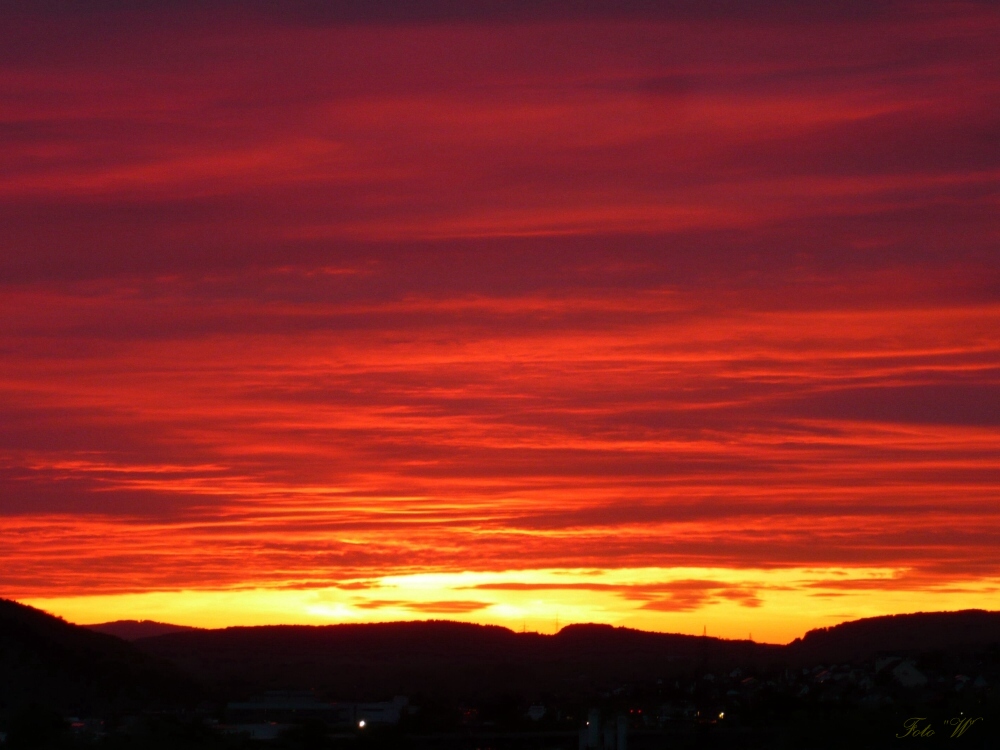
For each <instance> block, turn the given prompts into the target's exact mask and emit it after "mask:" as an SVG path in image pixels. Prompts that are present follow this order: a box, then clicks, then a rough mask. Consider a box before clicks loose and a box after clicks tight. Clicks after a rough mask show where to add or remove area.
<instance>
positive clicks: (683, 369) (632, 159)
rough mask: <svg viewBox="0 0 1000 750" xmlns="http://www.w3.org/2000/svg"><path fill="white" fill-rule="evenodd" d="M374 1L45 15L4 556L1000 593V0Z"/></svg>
mask: <svg viewBox="0 0 1000 750" xmlns="http://www.w3.org/2000/svg"><path fill="white" fill-rule="evenodd" d="M328 5H330V4H326V3H320V2H315V3H313V2H300V1H298V0H296V1H293V2H287V3H273V4H272V3H266V2H263V1H261V2H251V3H218V4H213V10H211V11H209V10H205V9H204V8H202V7H201V4H200V3H193V2H191V3H187V2H165V3H154V2H145V3H142V2H140V3H108V4H102V9H101V10H95V9H93V8H80V7H78V6H79V4H77V3H71V2H68V1H67V2H58V1H56V2H46V3H12V4H8V5H5V8H4V9H3V10H2V11H0V13H2V22H0V535H2V539H3V542H2V544H0V566H2V571H3V572H2V574H0V596H7V597H12V598H16V599H19V600H21V601H26V602H30V603H33V604H35V605H37V606H41V607H43V608H46V609H48V610H50V611H53V612H56V613H58V614H62V615H64V616H66V617H67V618H69V619H71V620H75V621H80V622H84V621H86V622H93V621H99V620H110V619H117V618H119V617H135V618H143V617H156V618H157V619H165V620H170V621H175V622H188V623H193V624H210V625H223V624H241V623H258V622H341V621H367V620H384V619H413V618H422V617H452V618H459V619H467V620H471V621H476V622H497V623H501V624H506V625H510V626H512V627H524V626H526V627H533V628H538V629H541V630H553V629H554V628H555V627H556V623H557V622H558V623H560V624H565V623H567V622H571V621H588V620H593V621H602V622H613V623H616V624H626V625H633V626H637V627H644V628H649V629H658V630H677V631H683V632H697V633H700V632H702V628H703V626H705V625H707V626H708V627H709V630H710V631H714V632H715V633H716V634H719V635H726V636H731V637H745V636H746V633H747V632H748V630H752V631H753V632H754V633H756V634H757V635H756V636H755V637H757V638H758V639H769V640H774V641H784V640H788V639H790V638H792V637H794V636H796V635H799V634H801V632H802V631H804V630H805V629H807V628H809V627H816V626H820V625H828V624H832V623H833V622H839V621H841V620H845V619H851V618H855V617H860V616H867V615H874V614H884V613H888V612H906V611H915V610H919V609H924V610H928V609H959V608H964V607H984V608H992V609H1000V563H998V562H997V560H1000V541H998V540H1000V503H998V500H1000V249H998V242H1000V218H998V217H1000V212H998V208H1000V187H998V186H1000V149H998V145H997V144H998V138H1000V106H998V105H1000V55H998V54H997V51H996V39H997V38H1000V11H998V9H997V7H996V6H995V5H993V4H990V3H977V2H967V3H962V2H935V3H925V4H921V3H914V2H905V3H898V4H896V3H882V2H856V3H835V4H832V5H834V6H835V7H833V8H830V7H828V6H830V5H831V4H829V3H821V2H814V3H813V2H806V3H784V2H762V3H737V2H726V1H724V0H717V1H715V2H702V3H695V2H690V3H686V2H682V3H676V4H660V3H645V2H638V1H637V2H623V3H598V2H592V3H580V4H572V6H570V5H569V4H560V3H540V4H539V3H490V2H486V3H480V4H474V5H475V7H474V8H470V7H467V6H469V5H470V4H468V3H458V2H455V3H452V2H430V3H423V4H420V8H419V10H415V9H414V8H413V7H411V6H412V5H413V4H411V3H403V2H399V3H394V2H385V1H377V0H376V1H375V2H369V3H362V2H358V3H338V4H333V5H335V7H333V8H331V7H327V6H328ZM662 5H669V6H670V7H669V9H664V8H663V7H661V6H662Z"/></svg>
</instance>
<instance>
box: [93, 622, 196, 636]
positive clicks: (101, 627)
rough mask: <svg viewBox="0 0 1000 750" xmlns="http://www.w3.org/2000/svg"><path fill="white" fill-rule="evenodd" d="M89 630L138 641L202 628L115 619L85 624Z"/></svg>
mask: <svg viewBox="0 0 1000 750" xmlns="http://www.w3.org/2000/svg"><path fill="white" fill-rule="evenodd" d="M84 627H85V628H87V629H88V630H94V631H96V632H98V633H106V634H107V635H113V636H115V637H116V638H121V639H122V640H123V641H137V640H139V639H140V638H152V637H154V636H158V635H166V634H167V633H179V632H182V631H185V630H200V628H193V627H191V626H189V625H171V624H169V623H166V622H156V621H155V620H115V621H114V622H102V623H98V624H96V625H84Z"/></svg>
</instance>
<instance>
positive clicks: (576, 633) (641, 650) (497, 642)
mask: <svg viewBox="0 0 1000 750" xmlns="http://www.w3.org/2000/svg"><path fill="white" fill-rule="evenodd" d="M136 645H138V646H139V647H140V648H142V649H144V650H146V651H148V652H149V653H152V654H155V655H157V656H159V657H163V658H166V659H170V660H172V661H174V662H175V663H177V664H180V665H182V666H183V667H185V668H187V669H190V670H192V671H193V672H194V673H196V674H198V675H199V676H201V677H202V678H205V679H207V680H211V681H213V682H215V684H217V685H220V686H222V687H224V688H225V689H227V690H235V691H237V692H239V691H244V692H251V691H256V690H262V689H293V688H309V689H315V690H319V691H321V692H323V693H325V694H329V695H332V696H340V697H348V696H350V697H366V696H367V697H384V696H386V695H392V694H407V695H412V694H415V693H433V694H436V695H441V696H456V695H461V696H467V697H478V696H482V695H485V694H498V693H503V692H505V691H523V690H524V689H525V688H526V687H527V688H529V689H530V690H532V691H535V692H538V693H543V692H547V691H558V692H560V693H564V694H565V693H573V692H581V693H585V692H590V691H592V690H593V689H595V688H596V687H598V686H604V685H607V684H611V683H615V682H632V681H642V680H651V679H656V678H657V677H663V676H666V675H669V674H672V673H676V672H678V671H681V670H685V669H694V668H713V665H722V664H730V663H753V664H756V663H763V662H766V661H770V660H773V659H775V658H777V657H778V655H780V653H781V647H778V646H767V645H761V644H755V643H751V642H748V641H723V640H720V639H716V638H701V637H696V636H685V635H669V634H662V633H647V632H643V631H638V630H630V629H628V628H613V627H610V626H602V625H574V626H570V627H567V628H564V629H563V630H562V631H560V632H559V633H558V634H557V635H540V634H537V633H514V632H513V631H511V630H508V629H506V628H502V627H497V626H481V625H470V624H464V623H456V622H444V621H428V622H408V623H382V624H370V625H330V626H317V627H311V626H273V627H256V628H227V629H225V630H210V631H194V632H183V633H171V634H168V635H162V636H157V637H152V638H144V639H141V640H139V641H137V642H136Z"/></svg>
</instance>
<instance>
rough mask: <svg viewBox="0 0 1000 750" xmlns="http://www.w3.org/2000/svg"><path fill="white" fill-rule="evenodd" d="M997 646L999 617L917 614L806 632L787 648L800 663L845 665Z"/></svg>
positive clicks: (978, 612)
mask: <svg viewBox="0 0 1000 750" xmlns="http://www.w3.org/2000/svg"><path fill="white" fill-rule="evenodd" d="M988 646H1000V612H987V611H984V610H981V609H969V610H964V611H961V612H917V613H915V614H908V615H887V616H885V617H870V618H866V619H863V620H854V621H852V622H845V623H842V624H840V625H835V626H833V627H831V628H820V629H817V630H810V631H809V632H808V633H806V634H805V636H804V637H803V638H801V639H798V638H797V639H796V640H794V641H793V642H792V643H791V644H789V645H788V647H787V648H788V652H789V655H790V656H791V657H792V658H793V659H795V660H796V661H799V662H803V663H815V662H820V661H823V662H834V661H837V662H849V661H858V660H861V659H867V658H869V657H871V656H873V655H874V654H876V653H884V652H921V651H935V650H943V651H955V650H962V649H970V648H983V647H988Z"/></svg>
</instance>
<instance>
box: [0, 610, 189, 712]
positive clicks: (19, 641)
mask: <svg viewBox="0 0 1000 750" xmlns="http://www.w3.org/2000/svg"><path fill="white" fill-rule="evenodd" d="M196 694H197V691H196V690H195V689H194V688H193V683H192V682H190V681H189V680H187V679H184V678H181V677H179V676H178V674H177V672H176V671H175V670H174V668H173V667H170V666H168V665H167V664H166V663H164V662H161V661H159V660H158V659H156V658H154V657H151V656H149V655H148V654H146V653H143V652H142V651H139V650H138V649H136V648H135V647H133V646H132V645H130V644H128V643H126V642H125V641H122V640H120V639H118V638H115V637H114V636H110V635H106V634H103V633H95V632H92V631H90V630H88V629H86V628H82V627H79V626H77V625H71V624H69V623H67V622H65V621H64V620H61V619H60V618H57V617H53V616H51V615H48V614H46V613H45V612H42V611H41V610H37V609H34V608H32V607H28V606H25V605H23V604H18V603H17V602H12V601H9V600H6V599H0V716H3V715H6V714H9V713H10V712H11V711H12V710H15V709H17V707H19V706H22V705H26V704H28V703H31V702H39V703H44V704H46V705H49V706H52V707H54V708H59V709H61V710H66V711H72V712H78V713H84V714H86V713H88V712H97V711H106V710H108V709H109V707H114V706H121V707H128V706H130V705H149V704H152V703H156V702H161V703H162V702H170V701H173V700H174V699H179V698H181V697H188V698H190V697H192V696H194V695H196Z"/></svg>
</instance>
